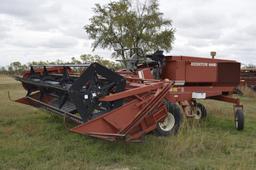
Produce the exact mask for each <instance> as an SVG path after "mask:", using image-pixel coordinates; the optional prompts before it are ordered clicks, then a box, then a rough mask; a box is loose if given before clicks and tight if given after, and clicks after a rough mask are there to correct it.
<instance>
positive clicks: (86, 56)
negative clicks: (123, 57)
mask: <svg viewBox="0 0 256 170" xmlns="http://www.w3.org/2000/svg"><path fill="white" fill-rule="evenodd" d="M80 59H81V60H82V62H83V63H87V62H91V63H92V62H97V63H99V64H101V65H103V66H105V67H107V68H112V69H118V68H120V67H121V65H120V64H118V63H115V62H113V61H110V60H107V59H104V58H103V57H100V56H98V55H91V54H83V55H81V56H80Z"/></svg>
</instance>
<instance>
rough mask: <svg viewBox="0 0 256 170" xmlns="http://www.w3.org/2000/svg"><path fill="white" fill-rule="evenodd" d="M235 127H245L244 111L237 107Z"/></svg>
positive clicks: (241, 128) (240, 128) (239, 128)
mask: <svg viewBox="0 0 256 170" xmlns="http://www.w3.org/2000/svg"><path fill="white" fill-rule="evenodd" d="M235 128H236V129H237V130H243V129H244V113H243V110H242V109H237V110H236V112H235Z"/></svg>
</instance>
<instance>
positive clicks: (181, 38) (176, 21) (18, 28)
mask: <svg viewBox="0 0 256 170" xmlns="http://www.w3.org/2000/svg"><path fill="white" fill-rule="evenodd" d="M108 2H110V1H106V0H93V1H89V0H87V1H86V0H72V1H71V0H55V1H52V0H0V66H6V65H8V64H10V62H13V61H20V62H22V63H28V62H31V61H39V60H43V61H46V60H48V61H55V60H57V59H60V60H63V61H69V60H70V59H71V57H79V56H80V55H81V54H98V55H100V56H102V57H106V58H110V56H111V50H106V49H105V50H104V49H100V48H98V49H96V50H95V51H94V52H92V48H91V44H92V42H93V41H92V40H90V39H89V38H88V35H86V32H85V31H84V30H83V27H84V26H85V25H87V24H89V19H90V18H91V17H92V16H93V14H94V13H93V7H94V6H95V3H99V4H106V3H108ZM159 4H160V11H161V12H163V14H164V15H163V16H164V18H167V19H171V20H172V26H173V28H175V30H176V32H175V41H174V44H173V49H172V50H171V51H169V52H166V53H165V54H166V55H189V56H202V57H209V56H210V51H216V52H217V56H216V57H217V58H224V59H232V60H233V59H235V60H237V61H240V62H241V63H244V64H256V10H255V9H256V1H255V0H243V1H242V0H159Z"/></svg>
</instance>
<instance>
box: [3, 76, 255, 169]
mask: <svg viewBox="0 0 256 170" xmlns="http://www.w3.org/2000/svg"><path fill="white" fill-rule="evenodd" d="M8 91H10V92H11V96H12V98H18V97H21V96H24V94H25V92H24V91H23V89H22V87H21V85H20V84H18V83H16V82H15V81H14V80H12V79H11V78H9V77H6V76H0V169H1V170H8V169H68V170H71V169H72V170H73V169H116V170H117V169H122V170H128V169H146V170H148V169H154V170H158V169H223V170H224V169H225V170H226V169H256V98H255V97H253V96H252V97H241V101H242V103H243V104H244V108H245V113H246V119H245V123H246V124H245V129H244V131H242V132H238V131H236V130H235V129H234V125H233V124H234V123H233V111H232V105H231V104H226V103H221V102H216V101H204V103H205V105H206V107H207V109H208V113H209V116H208V118H207V120H206V121H205V122H202V123H200V124H199V123H198V122H191V121H184V124H183V127H182V129H181V131H180V133H179V135H177V136H171V137H156V136H154V135H147V136H146V137H145V141H144V142H143V143H131V144H125V143H110V142H105V141H101V140H97V139H93V138H89V137H85V136H81V135H78V134H74V133H71V132H69V131H68V129H66V128H65V126H64V125H63V119H62V118H60V117H58V116H54V115H51V114H48V113H47V112H46V111H43V110H38V109H35V108H32V107H29V106H25V105H21V104H18V103H14V102H11V101H9V100H8V97H7V92H8Z"/></svg>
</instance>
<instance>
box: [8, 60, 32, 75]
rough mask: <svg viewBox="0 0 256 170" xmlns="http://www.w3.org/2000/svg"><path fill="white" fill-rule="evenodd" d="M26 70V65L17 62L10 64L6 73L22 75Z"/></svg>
mask: <svg viewBox="0 0 256 170" xmlns="http://www.w3.org/2000/svg"><path fill="white" fill-rule="evenodd" d="M26 68H27V66H26V65H22V64H21V63H20V62H19V61H15V62H12V63H11V64H10V66H9V67H8V71H9V72H11V73H22V72H23V71H24V70H25V69H26Z"/></svg>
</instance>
